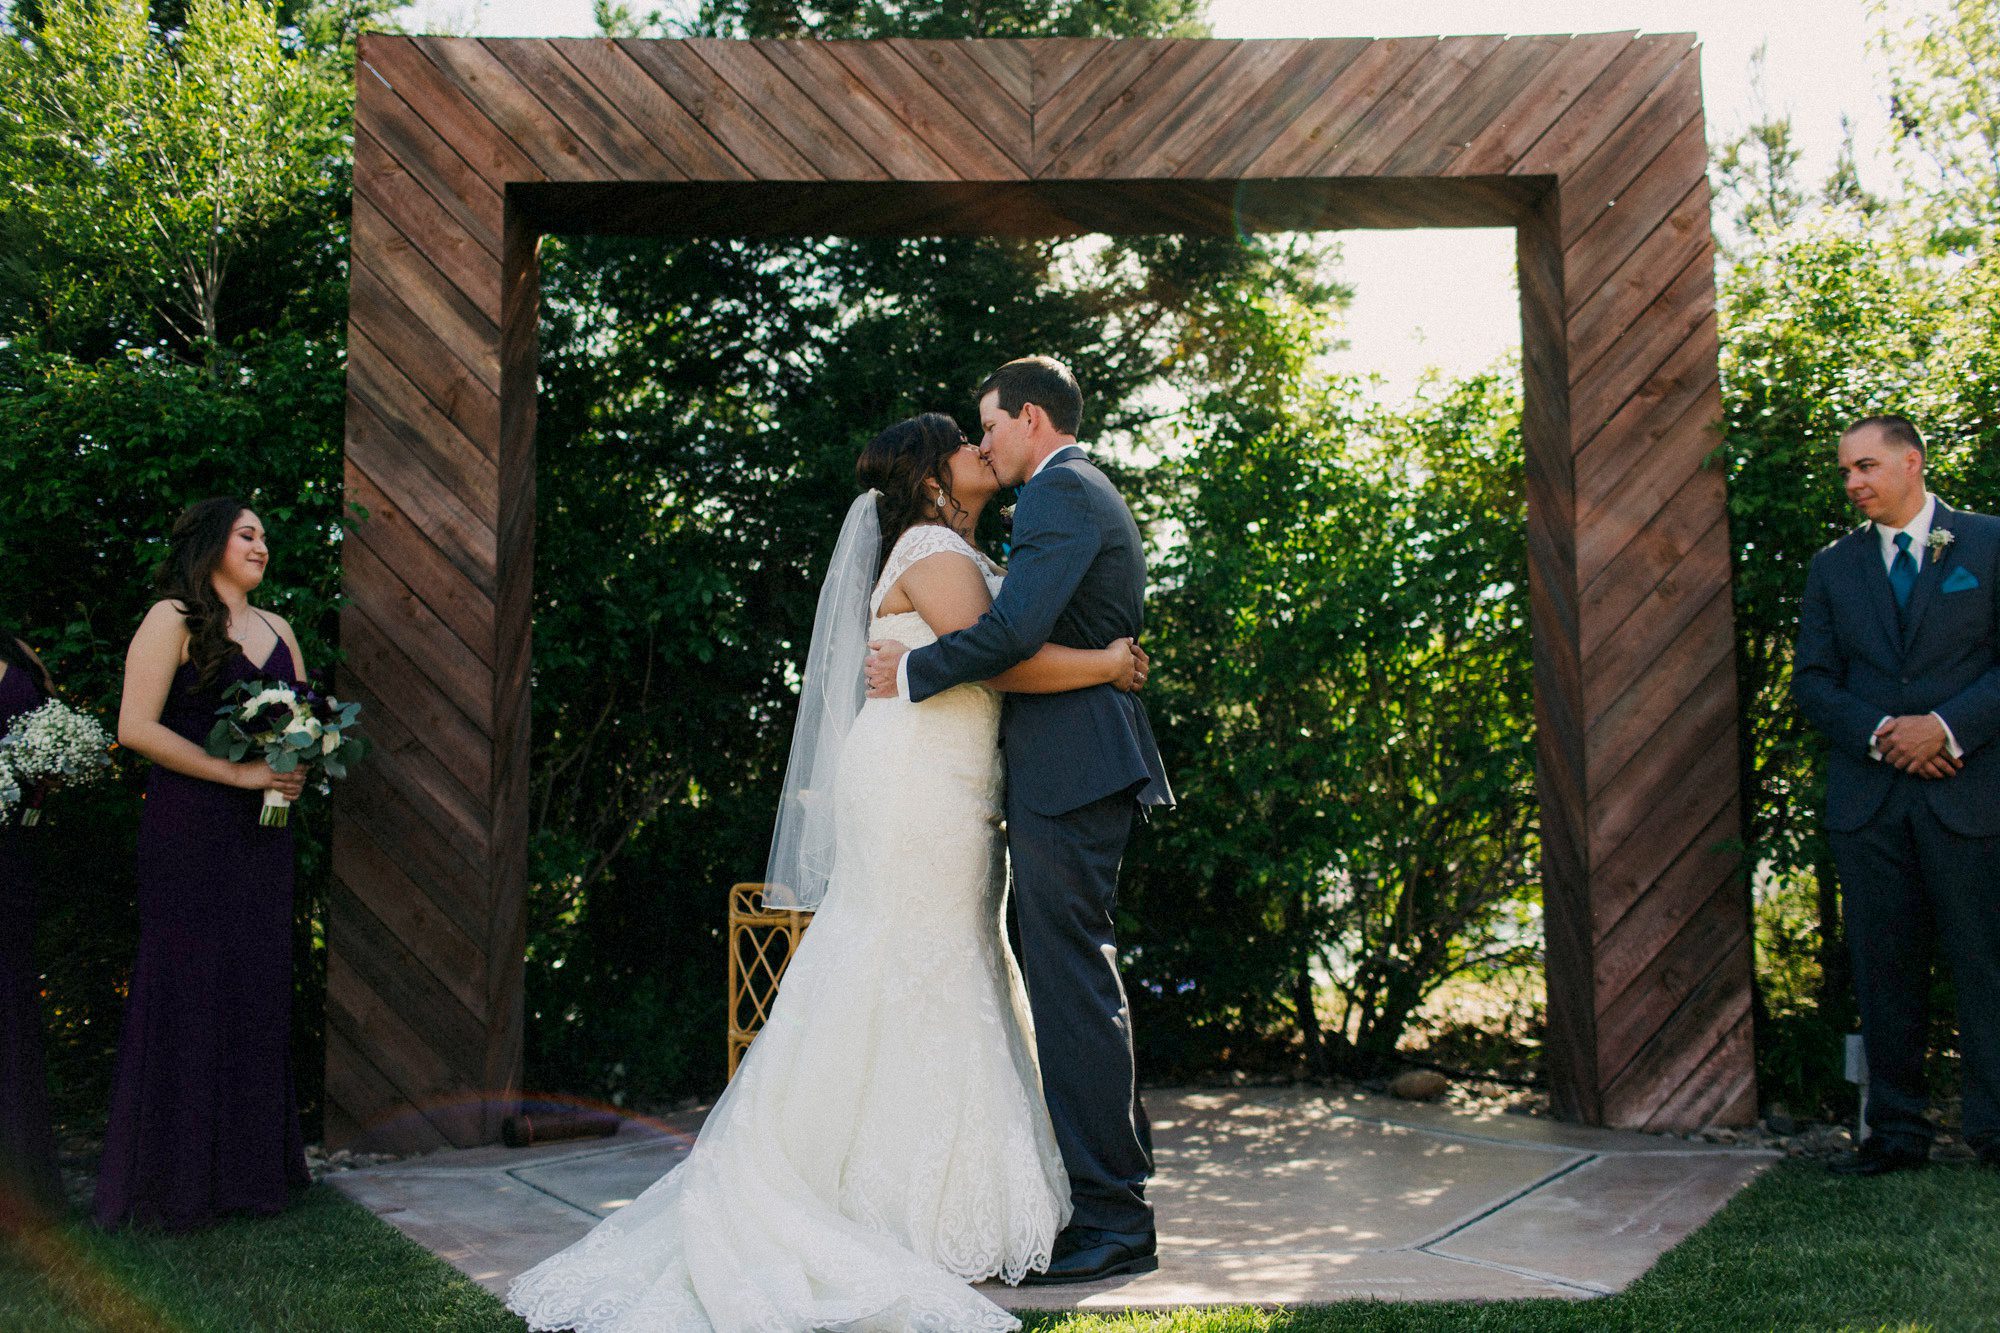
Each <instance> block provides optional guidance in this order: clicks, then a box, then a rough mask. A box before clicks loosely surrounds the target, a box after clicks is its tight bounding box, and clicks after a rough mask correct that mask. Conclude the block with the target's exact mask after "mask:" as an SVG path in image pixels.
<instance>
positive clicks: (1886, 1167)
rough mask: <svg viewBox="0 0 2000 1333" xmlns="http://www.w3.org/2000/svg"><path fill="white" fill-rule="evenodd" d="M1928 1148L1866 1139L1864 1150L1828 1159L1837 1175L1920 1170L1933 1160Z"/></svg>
mask: <svg viewBox="0 0 2000 1333" xmlns="http://www.w3.org/2000/svg"><path fill="white" fill-rule="evenodd" d="M1930 1160H1931V1158H1930V1152H1929V1150H1928V1149H1927V1148H1892V1147H1888V1146H1886V1145H1884V1144H1883V1142H1882V1141H1881V1140H1880V1139H1868V1140H1865V1141H1864V1142H1863V1143H1862V1145H1861V1147H1860V1150H1859V1151H1857V1152H1851V1153H1849V1154H1848V1155H1847V1156H1845V1157H1841V1158H1837V1159H1836V1160H1834V1161H1832V1162H1829V1163H1827V1167H1826V1169H1827V1170H1828V1171H1830V1172H1832V1173H1833V1174H1834V1175H1836V1176H1886V1175H1890V1174H1892V1173H1893V1172H1897V1171H1916V1170H1918V1169H1920V1168H1922V1167H1925V1166H1928V1165H1929V1164H1930Z"/></svg>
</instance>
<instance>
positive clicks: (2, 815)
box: [0, 745, 21, 824]
mask: <svg viewBox="0 0 2000 1333" xmlns="http://www.w3.org/2000/svg"><path fill="white" fill-rule="evenodd" d="M20 805H21V780H20V779H19V778H18V777H16V776H14V761H13V760H11V759H9V758H8V757H7V747H6V746H4V745H0V824H4V823H6V822H7V821H8V820H10V819H12V818H13V817H14V811H15V810H17V809H19V808H20Z"/></svg>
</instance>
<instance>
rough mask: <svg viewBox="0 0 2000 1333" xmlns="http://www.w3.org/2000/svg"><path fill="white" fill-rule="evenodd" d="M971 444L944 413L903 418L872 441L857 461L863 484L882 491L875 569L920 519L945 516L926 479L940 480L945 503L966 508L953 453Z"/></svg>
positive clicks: (960, 512)
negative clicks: (955, 487)
mask: <svg viewBox="0 0 2000 1333" xmlns="http://www.w3.org/2000/svg"><path fill="white" fill-rule="evenodd" d="M965 443H966V439H965V432H964V431H963V430H961V429H959V425H958V423H957V422H956V421H953V420H952V419H951V418H950V417H948V416H946V415H945V414H944V413H942V412H925V413H923V414H922V415H921V416H914V417H910V418H909V419H908V420H905V421H898V422H897V423H896V424H895V425H893V426H891V427H889V428H888V429H887V430H885V431H883V432H882V433H881V434H880V435H877V436H876V437H875V438H874V439H872V440H870V441H868V446H867V447H866V448H864V449H863V450H862V451H861V457H860V458H859V459H858V460H857V461H856V462H855V464H854V474H855V476H856V477H858V478H860V481H861V484H862V486H864V487H870V486H872V487H874V488H875V489H876V490H878V491H880V492H882V498H881V499H879V500H877V501H876V502H875V513H876V517H877V518H878V520H879V521H880V523H881V525H882V554H881V558H880V559H879V560H878V561H877V562H876V565H875V572H876V573H877V574H880V573H881V572H882V567H883V565H885V564H887V563H888V560H889V552H890V551H891V550H893V549H894V548H895V545H896V539H897V538H898V537H900V536H902V535H903V534H904V533H905V532H906V531H908V530H909V529H910V528H911V527H913V526H915V525H916V524H918V523H931V522H935V521H936V520H937V519H938V518H939V517H940V516H941V515H940V514H939V511H938V510H937V509H936V508H935V507H934V506H933V505H932V504H931V497H930V491H929V489H928V488H927V487H926V486H925V484H924V483H925V482H929V481H935V482H936V483H937V484H938V486H939V488H940V490H941V492H942V495H943V499H944V502H945V503H946V504H948V505H950V506H951V508H952V510H953V512H955V513H957V514H958V515H960V516H961V517H963V516H964V514H965V510H964V509H963V508H962V507H961V506H960V505H959V503H958V499H957V497H956V496H954V495H953V494H952V493H951V456H952V455H953V454H954V453H956V452H958V450H959V449H960V448H961V447H962V446H963V445H964V444H965Z"/></svg>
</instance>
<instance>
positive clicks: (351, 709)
mask: <svg viewBox="0 0 2000 1333" xmlns="http://www.w3.org/2000/svg"><path fill="white" fill-rule="evenodd" d="M232 695H233V696H236V702H233V703H225V704H224V705H223V706H222V707H220V708H218V709H216V710H215V711H216V719H215V726H214V727H212V728H210V730H209V733H208V743H207V745H206V746H205V747H204V748H205V749H206V750H207V751H208V752H209V753H210V754H212V755H215V756H217V757H218V758H222V759H227V760H229V761H230V762H232V763H236V762H240V761H241V760H242V759H243V757H244V756H245V755H247V754H249V753H250V752H251V751H252V750H255V751H256V752H257V755H258V757H259V758H260V759H262V760H263V761H264V762H265V763H267V764H269V765H270V766H271V771H272V772H274V773H291V772H294V771H296V770H298V769H300V768H310V767H311V766H313V765H315V764H317V765H318V766H319V767H320V769H321V770H322V771H323V772H324V773H325V775H326V776H327V777H333V778H344V777H346V776H347V766H348V765H349V764H352V763H354V762H355V761H356V760H358V759H360V758H361V757H362V755H364V754H366V753H367V752H368V742H367V741H366V740H364V739H362V738H361V737H360V736H356V735H354V734H353V732H354V726H355V722H356V719H358V718H359V717H360V716H361V705H360V704H358V703H342V702H341V701H340V700H338V699H335V698H333V697H332V696H330V695H323V694H320V693H318V692H317V691H315V690H313V689H312V688H311V687H309V686H305V685H296V684H293V683H292V682H290V681H281V680H244V681H238V682H237V683H236V684H234V685H231V686H230V687H229V688H228V689H226V690H224V691H223V692H222V697H223V698H224V699H228V698H230V697H231V696H232ZM319 790H320V791H321V792H325V791H326V790H328V788H327V784H326V782H325V781H324V780H322V781H321V782H320V785H319ZM291 806H292V802H291V798H290V797H288V796H286V795H285V794H284V793H283V792H279V791H275V790H272V789H270V788H266V789H265V791H264V812H263V813H262V814H261V815H259V816H258V817H257V822H258V823H260V824H263V825H265V826H266V827H268V828H283V827H284V826H285V824H286V822H287V821H288V820H289V819H290V818H291Z"/></svg>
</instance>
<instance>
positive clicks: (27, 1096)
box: [0, 623, 63, 1235]
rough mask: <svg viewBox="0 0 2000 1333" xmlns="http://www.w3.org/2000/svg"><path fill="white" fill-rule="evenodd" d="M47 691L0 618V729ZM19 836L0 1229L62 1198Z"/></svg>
mask: <svg viewBox="0 0 2000 1333" xmlns="http://www.w3.org/2000/svg"><path fill="white" fill-rule="evenodd" d="M55 692H56V688H55V682H53V681H52V680H50V679H49V673H48V670H47V668H45V667H43V665H42V662H41V659H40V658H38V657H36V656H35V654H34V651H33V650H32V649H30V648H29V647H28V645H27V644H25V643H23V642H21V640H20V639H18V638H16V637H15V636H14V634H13V632H12V630H11V628H10V627H9V626H7V625H6V624H4V623H0V735H5V734H6V732H7V729H8V728H9V727H11V726H12V725H13V724H14V719H15V718H17V717H19V716H21V715H22V714H23V713H27V712H31V711H33V710H34V709H36V708H38V707H40V706H41V704H42V703H43V701H45V700H47V699H49V698H51V697H53V696H54V694H55ZM25 836H26V835H25V833H24V831H23V830H22V828H21V827H20V824H19V821H18V820H16V821H14V822H11V823H8V824H0V1235H4V1234H6V1233H7V1232H9V1231H12V1230H14V1229H15V1228H17V1227H19V1226H20V1225H22V1224H23V1223H25V1222H27V1221H30V1220H33V1219H35V1218H37V1217H47V1216H50V1215H52V1214H54V1213H56V1212H59V1211H60V1210H61V1208H62V1205H63V1193H62V1175H61V1173H60V1172H59V1171H58V1170H57V1169H56V1140H55V1131H54V1127H53V1125H52V1123H51V1121H50V1119H49V1084H48V1075H47V1073H46V1072H45V1070H44V1067H43V1064H42V994H41V985H40V983H39V982H38V981H37V979H36V973H35V959H34V951H35V884H34V880H33V878H32V877H31V876H30V874H29V868H28V857H27V848H26V847H25V846H23V845H22V843H23V840H24V838H25Z"/></svg>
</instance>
